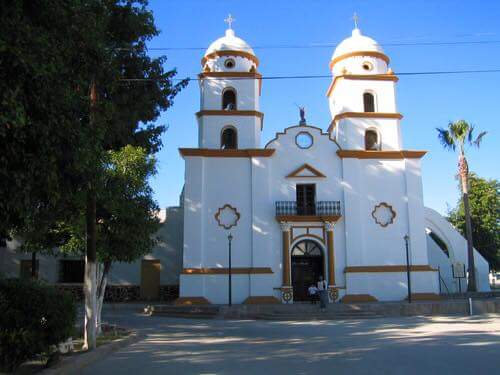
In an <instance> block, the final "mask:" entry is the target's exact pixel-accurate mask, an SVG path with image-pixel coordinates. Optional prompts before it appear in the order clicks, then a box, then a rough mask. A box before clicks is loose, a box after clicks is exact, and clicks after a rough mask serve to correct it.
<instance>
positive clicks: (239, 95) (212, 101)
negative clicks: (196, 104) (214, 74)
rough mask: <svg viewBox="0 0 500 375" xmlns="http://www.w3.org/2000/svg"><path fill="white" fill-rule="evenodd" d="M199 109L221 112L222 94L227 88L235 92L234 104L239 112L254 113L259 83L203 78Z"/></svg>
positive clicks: (257, 101)
mask: <svg viewBox="0 0 500 375" xmlns="http://www.w3.org/2000/svg"><path fill="white" fill-rule="evenodd" d="M201 85H202V86H203V95H202V103H201V105H202V106H201V109H202V110H204V109H208V110H222V109H224V108H222V92H223V91H224V89H225V88H227V87H232V88H234V89H235V90H236V104H237V109H238V110H239V111H242V110H243V111H247V110H248V111H255V110H258V109H259V95H255V93H256V92H259V91H258V90H259V82H258V81H257V80H250V79H220V78H205V79H204V80H203V81H202V83H201Z"/></svg>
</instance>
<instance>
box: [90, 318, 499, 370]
mask: <svg viewBox="0 0 500 375" xmlns="http://www.w3.org/2000/svg"><path fill="white" fill-rule="evenodd" d="M104 320H107V321H109V322H116V323H119V324H121V325H127V326H132V327H134V328H136V329H137V330H138V331H139V333H140V335H141V336H142V338H141V340H140V341H139V342H137V343H135V344H133V345H131V346H129V347H126V348H124V349H121V350H119V351H117V352H115V353H114V354H113V355H111V356H110V357H108V358H106V359H105V360H102V361H100V362H97V363H95V364H93V365H91V366H90V367H87V368H86V369H85V372H84V374H88V375H98V374H106V375H109V374H115V373H120V374H135V375H139V374H176V375H181V374H259V375H265V374H318V375H320V374H321V375H326V374H336V375H337V374H403V373H404V374H455V375H456V374H475V375H479V374H498V373H499V371H500V316H499V315H494V316H492V315H490V316H483V317H472V318H469V317H440V318H437V317H433V318H431V317H429V318H423V317H408V318H383V319H368V320H346V321H315V322H268V321H218V320H188V319H172V318H164V317H146V316H141V315H140V314H137V313H134V312H132V311H128V312H127V311H123V310H121V311H119V312H111V311H108V312H106V313H105V318H104Z"/></svg>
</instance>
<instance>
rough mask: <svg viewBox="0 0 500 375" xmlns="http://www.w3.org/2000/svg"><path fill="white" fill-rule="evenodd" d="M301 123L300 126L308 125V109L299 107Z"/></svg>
mask: <svg viewBox="0 0 500 375" xmlns="http://www.w3.org/2000/svg"><path fill="white" fill-rule="evenodd" d="M299 114H300V122H299V125H306V123H307V122H306V107H299Z"/></svg>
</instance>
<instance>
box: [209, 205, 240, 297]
mask: <svg viewBox="0 0 500 375" xmlns="http://www.w3.org/2000/svg"><path fill="white" fill-rule="evenodd" d="M239 219H240V213H239V212H238V210H237V209H236V208H235V207H232V206H231V205H230V204H225V205H224V206H222V207H220V208H219V209H218V210H217V213H216V214H215V220H216V221H217V223H218V224H219V226H220V227H222V228H224V229H225V230H229V229H231V228H232V227H235V226H236V225H237V224H238V220H239ZM227 241H228V251H229V254H228V255H229V257H228V258H229V259H228V276H229V277H228V283H229V288H228V305H229V306H231V305H232V302H233V301H232V293H231V289H232V283H231V277H232V275H231V271H232V269H231V267H232V265H231V242H232V241H233V235H232V234H231V232H229V234H228V236H227Z"/></svg>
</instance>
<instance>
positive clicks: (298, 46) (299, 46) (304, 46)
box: [119, 40, 500, 51]
mask: <svg viewBox="0 0 500 375" xmlns="http://www.w3.org/2000/svg"><path fill="white" fill-rule="evenodd" d="M498 43H500V40H473V41H455V42H454V41H434V42H394V43H380V45H381V46H383V47H401V46H456V45H475V44H498ZM338 45H339V43H314V44H276V45H261V46H259V45H257V46H254V47H251V48H250V47H249V48H246V49H248V50H250V49H308V48H334V47H337V46H338ZM240 48H242V49H245V47H240ZM119 49H120V50H129V49H131V48H119ZM206 49H207V47H151V48H148V50H149V51H205V50H206Z"/></svg>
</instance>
